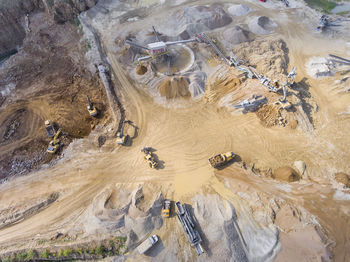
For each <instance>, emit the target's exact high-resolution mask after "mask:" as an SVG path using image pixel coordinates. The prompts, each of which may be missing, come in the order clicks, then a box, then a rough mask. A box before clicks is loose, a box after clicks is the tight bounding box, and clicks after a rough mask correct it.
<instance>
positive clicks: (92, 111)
mask: <svg viewBox="0 0 350 262" xmlns="http://www.w3.org/2000/svg"><path fill="white" fill-rule="evenodd" d="M86 99H87V101H88V104H89V105H88V106H87V110H88V111H89V115H90V116H92V117H95V116H97V114H98V111H97V108H96V107H95V106H94V105H93V104H92V103H91V101H90V99H89V97H88V95H86Z"/></svg>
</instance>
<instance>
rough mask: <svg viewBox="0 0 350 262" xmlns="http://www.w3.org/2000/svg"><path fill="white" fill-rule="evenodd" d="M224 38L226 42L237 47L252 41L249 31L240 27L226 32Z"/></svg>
mask: <svg viewBox="0 0 350 262" xmlns="http://www.w3.org/2000/svg"><path fill="white" fill-rule="evenodd" d="M223 37H224V40H225V41H226V42H228V43H230V44H231V45H237V44H240V43H244V42H249V41H251V40H252V38H251V36H250V35H249V31H247V30H245V29H243V28H242V27H240V26H235V27H233V28H229V29H227V30H225V31H224V33H223Z"/></svg>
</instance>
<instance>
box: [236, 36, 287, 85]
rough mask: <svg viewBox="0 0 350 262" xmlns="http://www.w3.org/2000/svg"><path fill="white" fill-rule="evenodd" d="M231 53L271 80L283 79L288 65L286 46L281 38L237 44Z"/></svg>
mask: <svg viewBox="0 0 350 262" xmlns="http://www.w3.org/2000/svg"><path fill="white" fill-rule="evenodd" d="M233 53H234V54H235V55H236V56H237V57H239V58H240V59H242V60H244V61H248V62H249V64H250V65H252V66H253V67H255V68H256V70H257V71H258V72H259V73H260V74H263V75H265V76H268V77H269V78H270V79H272V80H280V81H281V80H282V81H285V74H286V73H287V67H288V60H289V59H288V48H287V45H286V43H285V42H284V41H283V40H282V39H278V40H254V41H251V42H249V43H248V42H245V43H241V44H238V45H237V46H235V47H234V48H233Z"/></svg>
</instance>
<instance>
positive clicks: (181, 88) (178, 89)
mask: <svg viewBox="0 0 350 262" xmlns="http://www.w3.org/2000/svg"><path fill="white" fill-rule="evenodd" d="M158 90H159V93H160V95H161V96H163V97H166V98H167V99H171V98H178V97H189V96H191V93H190V91H189V90H188V82H187V79H186V78H184V77H173V78H170V77H169V78H166V79H165V80H164V81H163V82H161V83H160V85H159V87H158Z"/></svg>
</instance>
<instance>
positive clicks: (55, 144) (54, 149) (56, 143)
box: [46, 129, 61, 154]
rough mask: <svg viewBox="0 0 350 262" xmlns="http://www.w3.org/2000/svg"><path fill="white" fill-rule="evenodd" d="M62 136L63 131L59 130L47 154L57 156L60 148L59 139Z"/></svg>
mask: <svg viewBox="0 0 350 262" xmlns="http://www.w3.org/2000/svg"><path fill="white" fill-rule="evenodd" d="M60 134H61V129H58V130H57V132H56V134H55V136H54V137H53V140H51V141H50V143H49V147H48V148H47V150H46V151H47V152H48V153H50V154H55V153H56V152H57V150H58V149H59V148H60V141H59V140H58V137H59V136H60Z"/></svg>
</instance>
